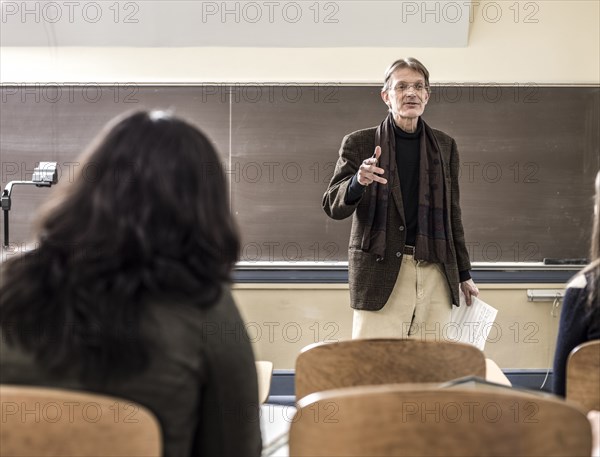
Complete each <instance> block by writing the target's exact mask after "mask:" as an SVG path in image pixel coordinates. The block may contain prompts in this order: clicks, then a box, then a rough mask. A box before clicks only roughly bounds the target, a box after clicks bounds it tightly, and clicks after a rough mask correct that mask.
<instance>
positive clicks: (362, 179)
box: [357, 146, 387, 186]
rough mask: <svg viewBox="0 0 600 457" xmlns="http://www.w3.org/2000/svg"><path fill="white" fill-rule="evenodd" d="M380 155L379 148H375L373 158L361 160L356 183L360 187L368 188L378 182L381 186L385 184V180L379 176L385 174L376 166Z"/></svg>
mask: <svg viewBox="0 0 600 457" xmlns="http://www.w3.org/2000/svg"><path fill="white" fill-rule="evenodd" d="M380 155H381V147H380V146H377V147H376V148H375V154H373V157H369V158H368V159H365V160H363V163H361V164H360V168H359V169H358V174H357V179H358V183H359V184H360V185H362V186H368V185H370V184H372V183H373V182H374V181H377V182H380V183H381V184H387V179H385V178H382V177H381V176H379V175H382V174H383V173H384V172H385V170H384V169H383V168H379V167H378V166H377V162H378V160H379V156H380Z"/></svg>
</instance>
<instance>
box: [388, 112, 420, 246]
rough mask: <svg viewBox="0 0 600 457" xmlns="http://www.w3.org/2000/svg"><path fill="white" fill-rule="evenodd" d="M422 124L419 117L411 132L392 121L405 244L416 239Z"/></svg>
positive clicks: (411, 243) (410, 243)
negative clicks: (404, 226) (404, 225)
mask: <svg viewBox="0 0 600 457" xmlns="http://www.w3.org/2000/svg"><path fill="white" fill-rule="evenodd" d="M421 130H423V124H422V123H421V119H419V122H418V123H417V129H416V130H415V131H414V132H413V133H408V132H405V131H404V130H402V129H401V128H400V127H398V126H397V125H396V124H395V123H394V137H395V140H396V170H398V178H399V179H400V190H401V191H402V204H403V205H404V222H405V223H406V244H408V245H410V246H414V245H415V241H416V239H417V222H418V220H419V216H418V211H419V164H420V162H421V160H420V157H421V154H420V144H421V142H420V137H421Z"/></svg>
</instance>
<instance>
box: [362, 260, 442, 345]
mask: <svg viewBox="0 0 600 457" xmlns="http://www.w3.org/2000/svg"><path fill="white" fill-rule="evenodd" d="M451 310H452V300H451V298H450V287H449V286H448V282H447V281H446V276H445V275H444V274H443V273H442V266H441V265H439V264H435V263H429V262H425V261H423V260H415V259H414V257H413V256H411V255H406V254H405V255H404V256H403V258H402V265H401V266H400V273H398V278H397V279H396V284H395V285H394V289H393V290H392V294H391V295H390V298H389V299H388V301H387V303H386V304H385V306H384V307H383V308H381V309H380V310H379V311H364V310H356V309H355V310H354V319H353V322H352V338H353V339H356V338H416V339H422V340H430V341H434V340H435V341H442V335H443V331H445V326H446V325H447V324H448V322H450V312H451Z"/></svg>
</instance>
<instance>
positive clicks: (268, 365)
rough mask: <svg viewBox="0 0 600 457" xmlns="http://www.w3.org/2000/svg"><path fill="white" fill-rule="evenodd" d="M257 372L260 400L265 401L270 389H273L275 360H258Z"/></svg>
mask: <svg viewBox="0 0 600 457" xmlns="http://www.w3.org/2000/svg"><path fill="white" fill-rule="evenodd" d="M256 374H257V376H258V401H259V402H260V403H264V402H266V401H267V399H268V398H269V391H270V390H271V375H272V374H273V362H268V361H266V360H259V361H257V362H256Z"/></svg>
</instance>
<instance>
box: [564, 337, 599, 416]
mask: <svg viewBox="0 0 600 457" xmlns="http://www.w3.org/2000/svg"><path fill="white" fill-rule="evenodd" d="M566 383H567V385H566V388H567V391H566V398H567V400H570V401H573V402H575V403H577V404H578V405H579V406H581V407H582V408H583V409H584V410H585V411H590V410H592V409H595V410H600V340H596V341H588V342H587V343H583V344H580V345H579V346H577V347H576V348H575V349H573V350H572V351H571V354H570V355H569V359H568V360H567V381H566Z"/></svg>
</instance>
